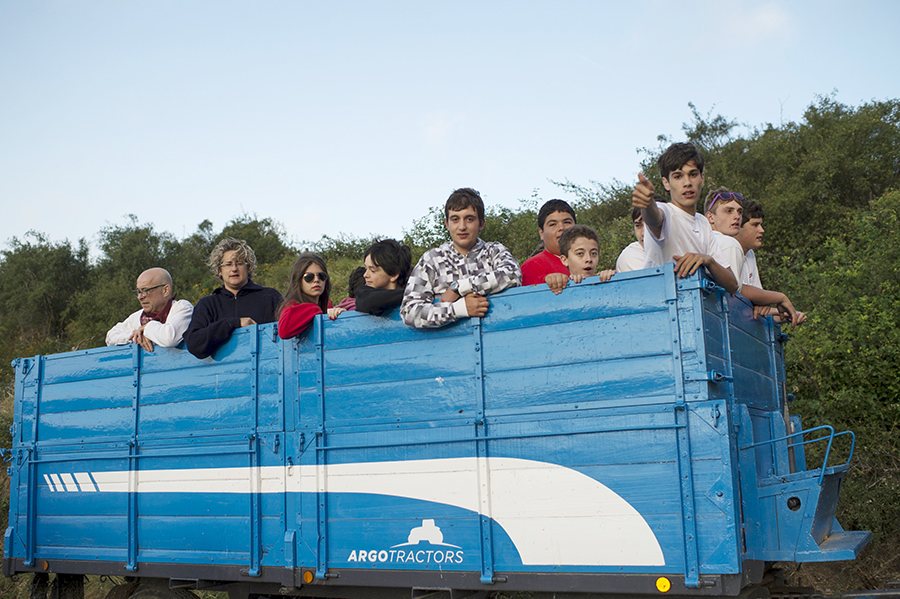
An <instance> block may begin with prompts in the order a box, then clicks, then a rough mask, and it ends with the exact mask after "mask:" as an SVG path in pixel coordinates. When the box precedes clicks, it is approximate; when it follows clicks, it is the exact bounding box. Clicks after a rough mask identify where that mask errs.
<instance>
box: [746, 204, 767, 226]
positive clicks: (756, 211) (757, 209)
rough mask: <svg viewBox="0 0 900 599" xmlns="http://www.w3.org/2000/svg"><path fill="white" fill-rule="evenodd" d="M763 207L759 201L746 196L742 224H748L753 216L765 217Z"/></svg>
mask: <svg viewBox="0 0 900 599" xmlns="http://www.w3.org/2000/svg"><path fill="white" fill-rule="evenodd" d="M765 217H766V215H765V214H764V213H763V207H762V205H761V204H760V203H759V202H754V201H753V200H750V199H747V198H744V213H743V214H742V215H741V226H742V227H743V226H744V225H746V224H747V222H748V221H749V220H750V219H751V218H765Z"/></svg>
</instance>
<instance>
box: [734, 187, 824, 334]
mask: <svg viewBox="0 0 900 599" xmlns="http://www.w3.org/2000/svg"><path fill="white" fill-rule="evenodd" d="M742 204H743V211H742V214H741V228H740V230H739V231H738V233H737V234H736V235H735V240H736V241H737V242H738V243H739V244H740V246H741V249H742V250H743V251H744V266H743V269H742V273H741V278H742V281H741V282H742V284H743V287H742V288H741V293H742V295H743V296H744V297H746V298H747V299H749V300H750V301H751V302H753V303H754V304H757V305H759V306H760V309H759V310H757V311H756V313H757V314H763V315H771V316H775V317H776V320H778V319H780V320H781V321H784V320H790V322H791V329H793V328H794V327H795V326H797V325H801V324H803V323H804V322H806V314H804V313H803V312H800V311H799V310H795V309H794V306H793V304H791V301H790V300H789V299H788V298H787V296H786V295H785V294H783V293H780V292H778V291H767V290H765V289H763V288H762V283H761V282H760V280H759V270H758V269H757V267H756V255H755V254H754V253H753V251H754V250H758V249H759V248H760V246H761V245H762V236H763V233H764V232H765V229H763V226H762V221H763V209H762V206H760V205H759V203H757V202H754V201H753V200H750V199H745V200H743V202H742ZM763 294H764V295H763ZM781 298H783V299H781ZM757 300H759V301H757ZM779 300H780V301H779ZM771 304H777V307H774V308H772V307H769V306H770V305H771Z"/></svg>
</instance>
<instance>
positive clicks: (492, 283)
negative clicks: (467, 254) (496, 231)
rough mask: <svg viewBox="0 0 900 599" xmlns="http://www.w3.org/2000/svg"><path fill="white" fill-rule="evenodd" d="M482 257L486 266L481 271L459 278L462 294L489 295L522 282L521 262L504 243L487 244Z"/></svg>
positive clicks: (460, 292)
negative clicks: (517, 260)
mask: <svg viewBox="0 0 900 599" xmlns="http://www.w3.org/2000/svg"><path fill="white" fill-rule="evenodd" d="M481 259H482V260H483V261H484V266H485V268H484V270H483V271H482V272H481V273H479V274H476V275H474V276H469V277H462V278H460V279H459V294H460V295H462V296H466V295H468V294H470V293H475V294H477V295H489V294H491V293H499V292H501V291H503V290H504V289H509V288H510V287H518V286H519V285H521V284H522V271H521V270H520V269H519V263H518V262H516V259H515V258H513V256H512V254H511V253H510V252H509V250H508V249H506V247H505V246H504V245H503V244H502V243H497V242H492V243H488V244H486V247H485V248H484V250H483V252H482V256H481Z"/></svg>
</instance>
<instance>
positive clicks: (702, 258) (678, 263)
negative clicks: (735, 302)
mask: <svg viewBox="0 0 900 599" xmlns="http://www.w3.org/2000/svg"><path fill="white" fill-rule="evenodd" d="M672 258H673V259H674V260H675V276H676V277H687V276H689V275H692V274H694V273H695V272H697V269H698V268H700V267H701V266H705V267H706V270H707V272H709V276H711V277H712V279H713V280H714V281H715V282H716V283H717V284H718V285H719V286H720V287H722V288H723V289H724V290H725V291H727V292H728V293H730V294H731V295H734V294H735V293H737V290H738V284H737V281H736V280H735V278H734V273H732V272H731V268H730V267H726V266H722V265H721V264H719V263H718V262H716V261H715V260H713V259H712V256H709V255H707V254H694V253H688V254H685V255H684V256H672Z"/></svg>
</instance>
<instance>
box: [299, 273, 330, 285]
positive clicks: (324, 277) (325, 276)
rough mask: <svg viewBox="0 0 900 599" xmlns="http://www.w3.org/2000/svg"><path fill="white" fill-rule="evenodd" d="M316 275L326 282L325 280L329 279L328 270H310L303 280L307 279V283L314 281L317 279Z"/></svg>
mask: <svg viewBox="0 0 900 599" xmlns="http://www.w3.org/2000/svg"><path fill="white" fill-rule="evenodd" d="M316 277H318V278H319V280H320V281H322V282H323V283H324V282H325V281H327V280H328V273H327V272H308V273H306V274H305V275H303V280H304V281H306V282H307V283H312V282H313V281H315V280H316Z"/></svg>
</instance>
